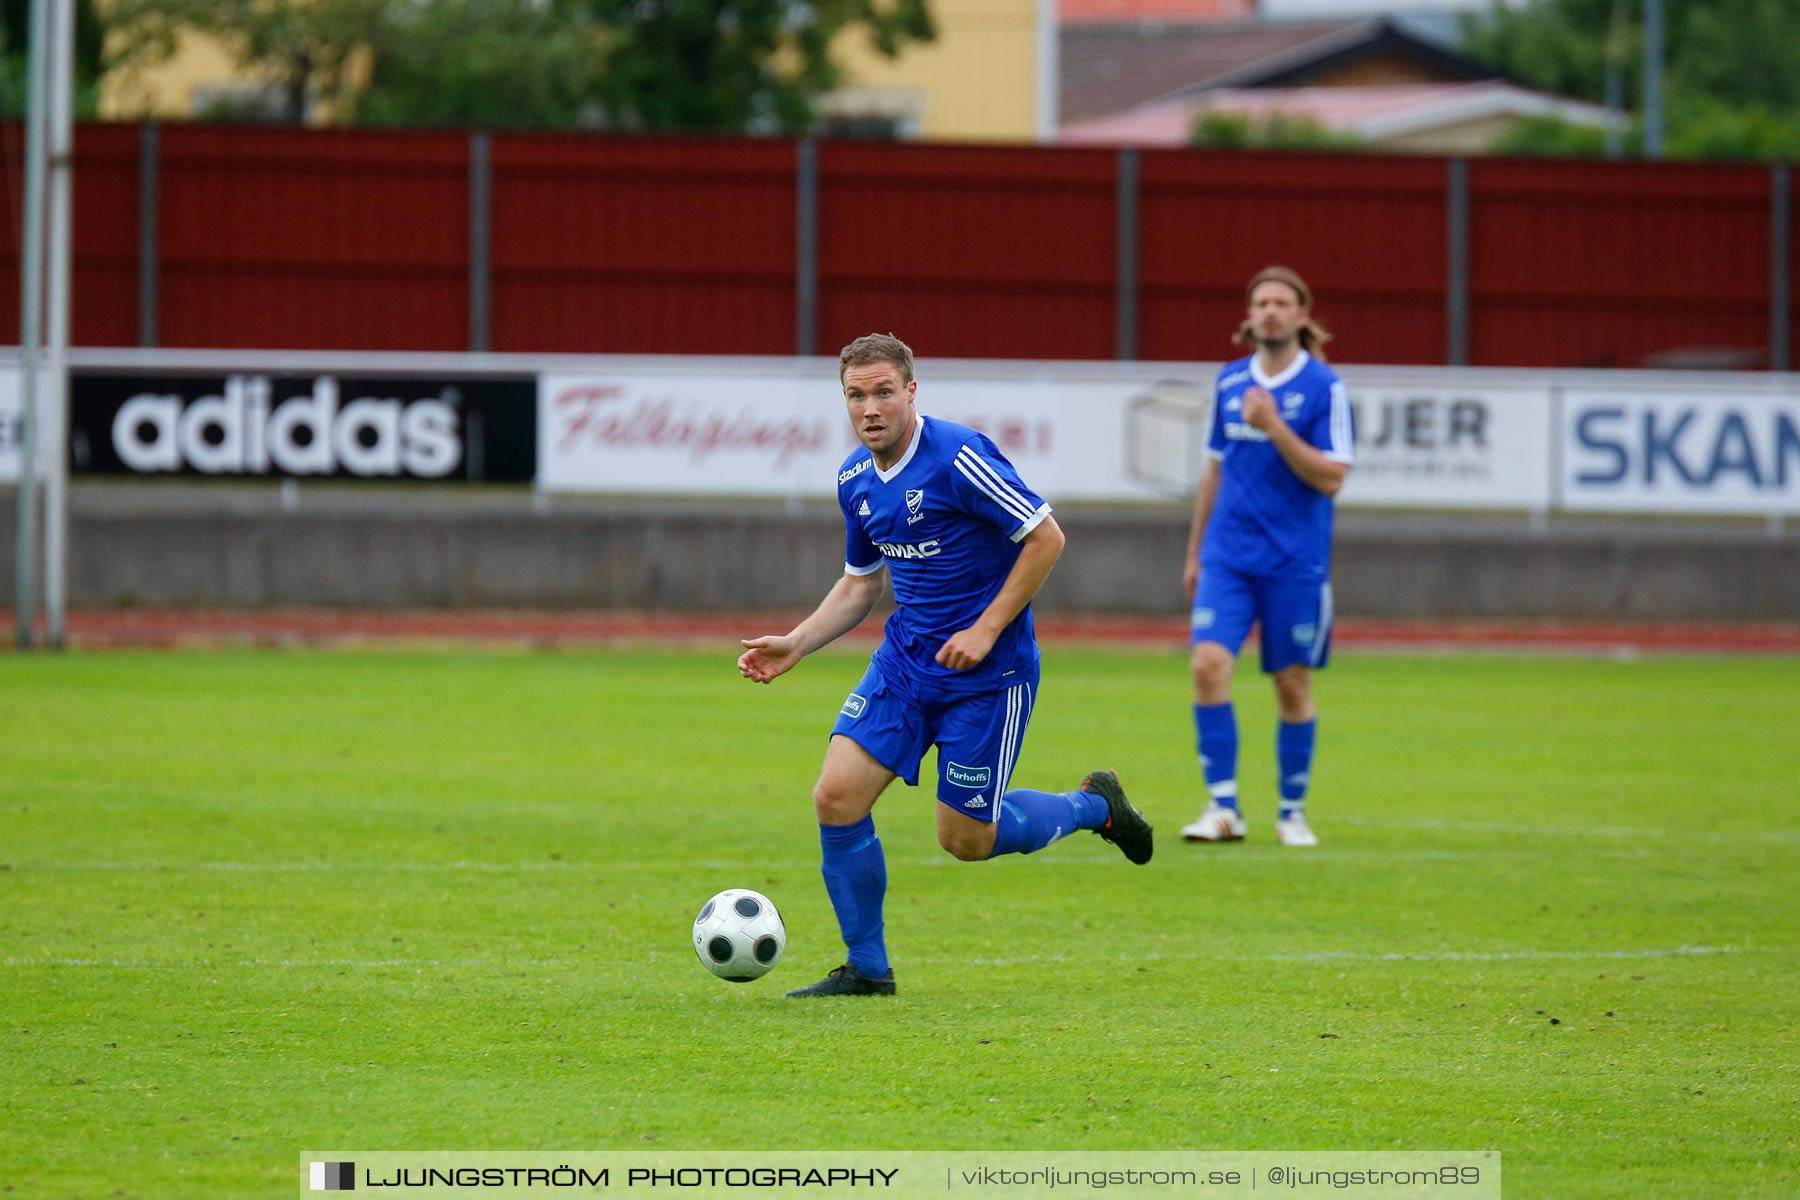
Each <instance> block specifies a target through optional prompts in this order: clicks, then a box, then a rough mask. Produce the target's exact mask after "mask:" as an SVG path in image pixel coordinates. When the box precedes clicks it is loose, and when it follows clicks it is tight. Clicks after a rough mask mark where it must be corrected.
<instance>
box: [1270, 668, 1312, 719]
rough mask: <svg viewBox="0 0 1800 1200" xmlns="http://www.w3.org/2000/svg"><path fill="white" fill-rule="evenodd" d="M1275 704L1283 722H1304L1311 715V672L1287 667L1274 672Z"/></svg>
mask: <svg viewBox="0 0 1800 1200" xmlns="http://www.w3.org/2000/svg"><path fill="white" fill-rule="evenodd" d="M1275 702H1276V704H1277V705H1279V706H1280V708H1281V718H1282V720H1284V721H1304V720H1306V719H1308V718H1309V717H1310V716H1311V715H1312V672H1310V671H1308V670H1307V669H1306V668H1304V667H1289V668H1288V669H1287V670H1285V671H1277V672H1275Z"/></svg>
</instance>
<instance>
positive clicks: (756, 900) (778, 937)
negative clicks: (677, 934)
mask: <svg viewBox="0 0 1800 1200" xmlns="http://www.w3.org/2000/svg"><path fill="white" fill-rule="evenodd" d="M786 949H787V926H785V925H783V924H782V923H781V914H780V913H778V912H776V911H775V906H774V905H773V904H771V903H770V902H769V898H768V897H767V896H765V895H763V894H762V893H761V892H753V891H751V890H750V889H749V888H726V889H725V890H724V891H722V892H720V893H719V894H718V895H716V896H714V897H713V898H712V899H711V900H708V901H707V902H706V905H705V907H703V908H702V909H701V910H700V915H699V916H697V917H695V918H694V953H695V954H697V955H699V956H700V965H701V966H703V967H705V968H706V969H707V970H709V971H711V972H712V973H713V974H714V975H717V976H718V977H719V978H720V979H728V980H730V981H731V982H732V983H749V982H750V981H751V980H752V979H761V978H762V977H763V976H764V975H767V974H768V973H769V971H770V969H771V968H773V967H774V966H775V964H776V963H778V962H780V961H781V952H782V951H784V950H786Z"/></svg>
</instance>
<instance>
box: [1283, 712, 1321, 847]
mask: <svg viewBox="0 0 1800 1200" xmlns="http://www.w3.org/2000/svg"><path fill="white" fill-rule="evenodd" d="M1318 732H1319V719H1318V718H1317V717H1314V718H1313V719H1312V720H1310V721H1283V722H1281V724H1280V725H1278V726H1277V727H1276V729H1275V765H1276V766H1277V767H1278V768H1279V769H1280V771H1281V819H1282V820H1283V821H1285V820H1287V819H1288V818H1289V817H1292V816H1294V815H1296V814H1298V813H1303V812H1305V811H1306V785H1307V782H1308V781H1309V779H1310V777H1311V775H1312V759H1313V743H1314V742H1315V741H1316V740H1317V737H1318Z"/></svg>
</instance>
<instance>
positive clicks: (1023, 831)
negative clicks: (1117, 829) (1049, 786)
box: [988, 788, 1107, 858]
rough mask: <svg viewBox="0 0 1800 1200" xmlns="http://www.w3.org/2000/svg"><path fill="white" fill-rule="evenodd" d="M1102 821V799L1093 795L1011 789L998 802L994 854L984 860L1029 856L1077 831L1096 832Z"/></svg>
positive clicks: (1103, 819) (1103, 799)
mask: <svg viewBox="0 0 1800 1200" xmlns="http://www.w3.org/2000/svg"><path fill="white" fill-rule="evenodd" d="M1106 818H1107V807H1106V797H1105V796H1101V795H1098V794H1096V793H1094V792H1034V791H1031V790H1030V789H1028V788H1014V789H1013V790H1012V791H1010V792H1008V793H1006V795H1005V797H1004V798H1003V799H1002V800H1001V802H1000V817H999V820H998V821H997V822H996V824H997V825H998V828H997V829H996V830H995V832H994V850H993V853H991V854H989V855H988V857H989V858H999V857H1000V856H1001V855H1002V854H1030V853H1031V852H1032V851H1034V850H1042V849H1043V848H1044V847H1045V846H1048V845H1049V844H1050V843H1051V842H1054V841H1056V840H1057V839H1059V838H1064V837H1067V836H1068V835H1069V834H1071V833H1074V832H1075V831H1076V830H1077V829H1099V828H1100V827H1101V826H1103V825H1105V824H1106Z"/></svg>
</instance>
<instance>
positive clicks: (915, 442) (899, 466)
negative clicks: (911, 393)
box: [869, 409, 925, 483]
mask: <svg viewBox="0 0 1800 1200" xmlns="http://www.w3.org/2000/svg"><path fill="white" fill-rule="evenodd" d="M914 411H915V412H918V410H916V409H915V410H914ZM918 418H919V422H918V424H917V425H914V426H913V439H912V445H910V446H908V447H907V448H906V453H905V454H902V455H901V456H900V461H899V462H897V463H895V464H894V467H893V469H892V470H890V471H884V470H882V469H881V468H880V467H876V468H875V478H877V479H879V480H881V482H883V483H887V482H889V481H891V480H892V479H893V478H894V476H896V475H898V474H899V473H900V472H902V471H904V470H906V464H907V463H909V462H911V461H912V460H913V455H915V454H917V453H918V452H919V443H920V442H922V441H924V440H925V414H924V413H918ZM869 457H870V458H871V459H872V458H874V455H873V454H871V455H870V456H869Z"/></svg>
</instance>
